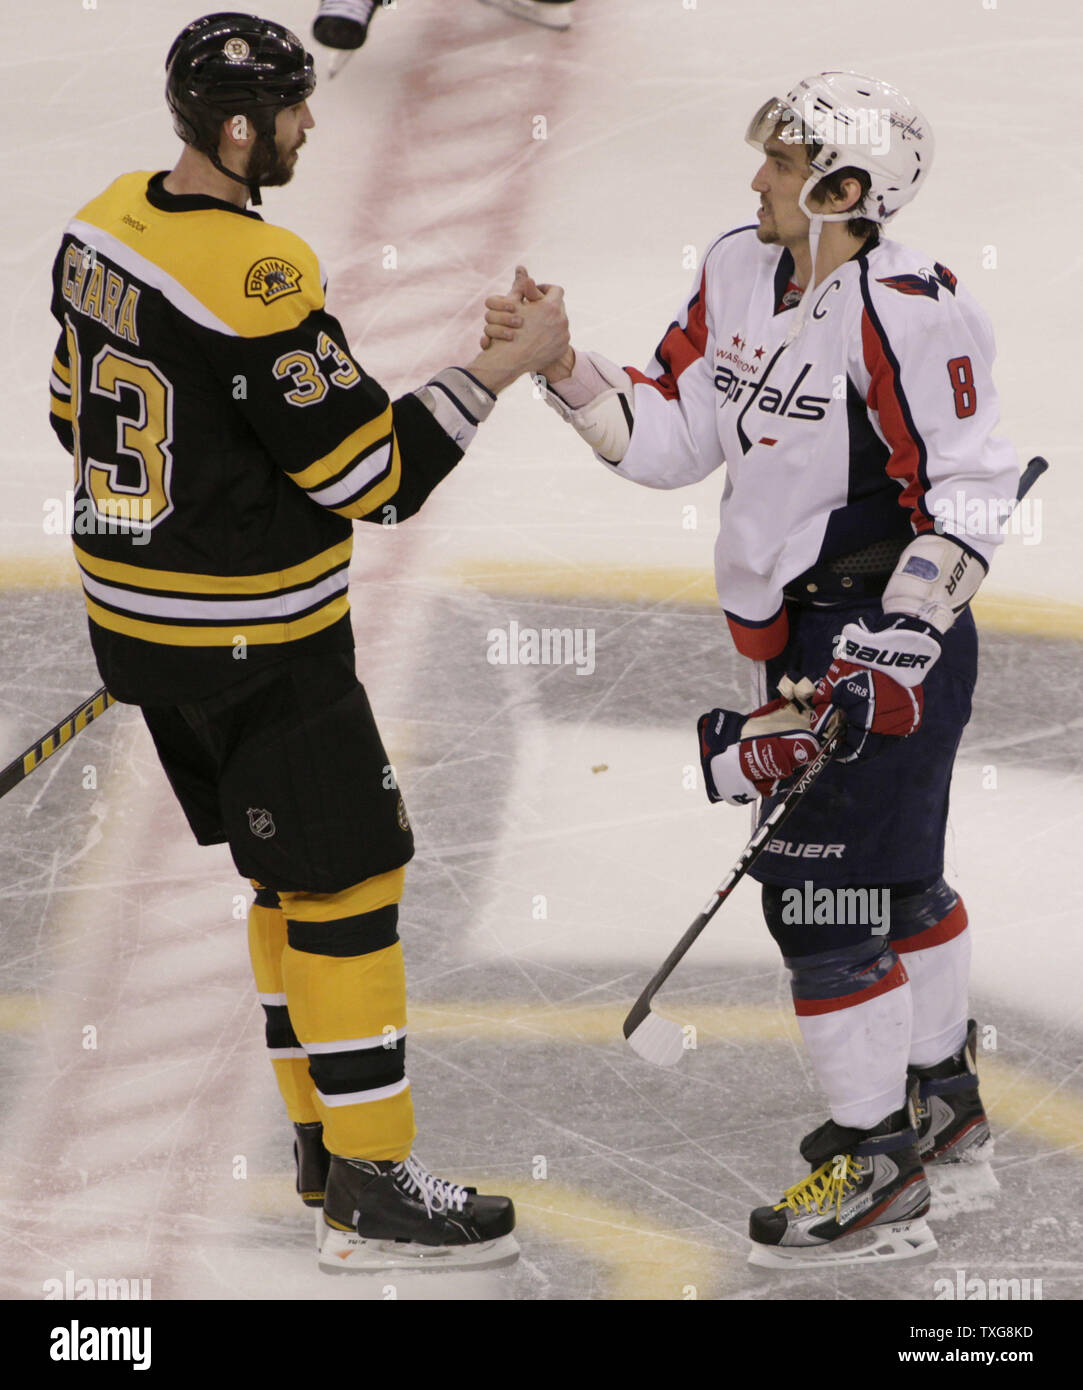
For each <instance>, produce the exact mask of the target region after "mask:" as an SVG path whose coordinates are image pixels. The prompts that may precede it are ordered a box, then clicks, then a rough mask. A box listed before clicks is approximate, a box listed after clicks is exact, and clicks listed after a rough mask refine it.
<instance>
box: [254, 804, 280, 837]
mask: <svg viewBox="0 0 1083 1390" xmlns="http://www.w3.org/2000/svg"><path fill="white" fill-rule="evenodd" d="M248 828H249V830H251V832H252V834H253V835H255V837H256V838H257V839H258V840H269V839H270V838H271V836H272V835H273V834H274V833H275V823H274V819H273V817H272V816H271V813H270V811H264V810H261V809H260V808H259V807H258V806H249V808H248Z"/></svg>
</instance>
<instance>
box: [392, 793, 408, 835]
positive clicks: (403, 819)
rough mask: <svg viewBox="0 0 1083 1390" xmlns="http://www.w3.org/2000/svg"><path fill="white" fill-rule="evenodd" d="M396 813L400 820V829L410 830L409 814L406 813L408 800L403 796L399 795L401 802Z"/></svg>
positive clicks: (396, 808)
mask: <svg viewBox="0 0 1083 1390" xmlns="http://www.w3.org/2000/svg"><path fill="white" fill-rule="evenodd" d="M395 815H396V817H397V819H398V822H399V829H400V830H409V829H410V821H409V818H408V816H407V815H406V802H405V801H403V799H402V797H401V796H400V797H399V804H398V805H397V806H396V807H395Z"/></svg>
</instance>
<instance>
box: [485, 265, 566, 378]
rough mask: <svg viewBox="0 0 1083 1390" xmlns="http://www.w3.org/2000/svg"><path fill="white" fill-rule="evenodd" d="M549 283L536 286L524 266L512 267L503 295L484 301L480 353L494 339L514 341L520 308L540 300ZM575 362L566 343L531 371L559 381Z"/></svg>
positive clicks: (520, 320) (520, 323)
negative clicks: (509, 283)
mask: <svg viewBox="0 0 1083 1390" xmlns="http://www.w3.org/2000/svg"><path fill="white" fill-rule="evenodd" d="M553 288H555V287H554V286H552V285H538V284H537V283H536V282H535V281H534V279H533V278H532V277H531V275H530V274H529V272H528V271H527V269H526V267H525V266H521V265H519V266H516V267H515V280H514V281H513V283H512V287H511V290H510V292H509V293H508V294H507V295H492V296H491V297H490V298H489V299H487V300H486V301H485V308H486V314H485V332H484V334H483V335H482V338H481V347H482V351H483V352H487V351H489V349H490V348H491V347H492V345H493V343H494V342H508V343H510V342H514V341H515V338H516V335H517V334H518V333H519V332H520V330H521V329H522V328H523V326H524V323H525V320H524V311H525V306H526V305H527V304H531V303H536V302H537V301H538V300H540V299H543V298H544V297H545V296H546V294H547V293H548V292H549V290H551V289H553ZM574 365H575V352H574V350H573V349H572V347H571V343H570V342H569V343H568V345H567V347H566V349H565V351H564V352H562V353H561V354H560V355H559V356H558V357H554V358H553V359H552V360H551V361H549V362H545V363H542V364H541V365H540V366H538V367H534V368H532V369H531V370H532V371H536V372H538V373H539V374H540V375H541V376H544V377H545V378H546V379H547V380H549V381H562V380H563V379H564V378H565V377H568V376H570V375H571V372H572V368H573V367H574Z"/></svg>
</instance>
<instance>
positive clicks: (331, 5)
mask: <svg viewBox="0 0 1083 1390" xmlns="http://www.w3.org/2000/svg"><path fill="white" fill-rule="evenodd" d="M376 6H377V0H320V8H319V11H318V13H317V15H316V18H315V19H314V20H313V22H312V37H313V38H314V39H315V40H316V42H317V43H322V44H323V45H324V47H326V48H348V49H355V48H360V47H361V45H362V44H363V43H364V42H365V39H366V38H367V37H368V32H369V21H370V20H371V19H372V14H373V11H374V10H375V9H376Z"/></svg>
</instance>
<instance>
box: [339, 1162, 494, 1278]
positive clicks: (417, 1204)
mask: <svg viewBox="0 0 1083 1390" xmlns="http://www.w3.org/2000/svg"><path fill="white" fill-rule="evenodd" d="M323 1220H324V1234H323V1240H322V1242H321V1246H320V1268H321V1269H323V1270H326V1271H327V1273H329V1274H341V1273H344V1272H345V1273H358V1272H364V1271H367V1270H378V1269H390V1268H398V1269H458V1268H463V1267H470V1268H472V1269H486V1268H492V1267H494V1266H496V1265H508V1264H514V1262H515V1261H516V1260H517V1259H518V1258H519V1245H518V1242H517V1241H516V1239H515V1237H514V1236H513V1235H512V1234H511V1233H512V1230H513V1229H514V1227H515V1207H514V1206H513V1205H512V1201H511V1198H510V1197H490V1196H481V1195H479V1194H478V1193H477V1191H476V1190H475V1189H474V1188H472V1187H459V1186H457V1185H456V1184H455V1183H451V1182H447V1181H445V1180H444V1179H443V1178H434V1177H433V1175H432V1174H431V1173H429V1172H427V1171H426V1169H425V1168H423V1167H422V1166H421V1164H420V1163H419V1162H418V1161H417V1159H416V1158H414V1157H412V1156H411V1157H410V1158H407V1159H405V1160H404V1161H403V1162H401V1163H376V1162H372V1161H370V1160H368V1159H362V1158H339V1157H338V1155H337V1154H334V1155H332V1156H331V1171H330V1173H329V1175H328V1180H327V1190H326V1196H325V1200H324V1211H323Z"/></svg>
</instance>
